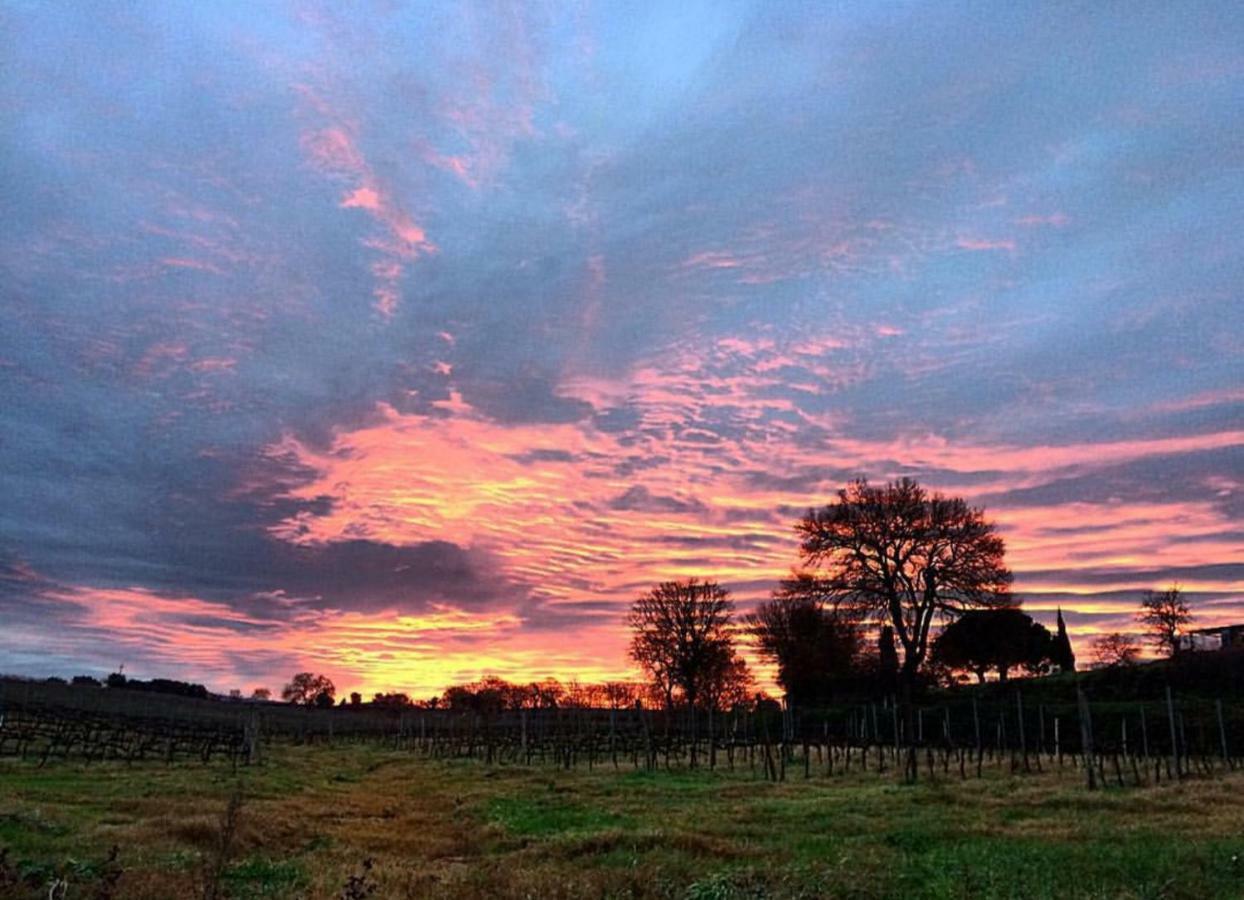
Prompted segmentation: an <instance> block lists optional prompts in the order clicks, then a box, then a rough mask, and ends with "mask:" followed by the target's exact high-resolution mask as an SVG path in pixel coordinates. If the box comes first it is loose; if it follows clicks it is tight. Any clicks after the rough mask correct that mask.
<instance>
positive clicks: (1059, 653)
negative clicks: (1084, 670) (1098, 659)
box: [1050, 606, 1076, 672]
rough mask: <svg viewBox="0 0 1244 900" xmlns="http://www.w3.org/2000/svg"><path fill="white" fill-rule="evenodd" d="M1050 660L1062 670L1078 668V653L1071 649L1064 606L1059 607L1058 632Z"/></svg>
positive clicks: (1072, 670) (1067, 670) (1069, 670)
mask: <svg viewBox="0 0 1244 900" xmlns="http://www.w3.org/2000/svg"><path fill="white" fill-rule="evenodd" d="M1050 662H1052V663H1053V664H1054V665H1055V666H1057V667H1058V671H1060V672H1074V671H1075V670H1076V654H1075V651H1074V650H1072V649H1071V638H1069V637H1068V636H1067V623H1066V622H1064V621H1063V608H1062V607H1061V606H1060V607H1059V608H1058V634H1057V635H1056V636H1055V637H1054V646H1053V648H1052V649H1051V652H1050Z"/></svg>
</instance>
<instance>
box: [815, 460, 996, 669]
mask: <svg viewBox="0 0 1244 900" xmlns="http://www.w3.org/2000/svg"><path fill="white" fill-rule="evenodd" d="M796 530H797V531H798V532H799V535H800V538H801V539H802V543H801V545H800V552H801V555H802V557H803V560H804V562H805V563H806V564H808V565H809V566H815V567H817V568H818V569H819V571H820V572H821V573H823V576H822V577H821V579H820V581H821V584H822V586H823V590H824V591H825V592H826V595H827V596H829V597H831V598H832V599H833V601H834V602H835V603H836V604H837V605H838V606H839V608H845V609H847V610H850V611H851V612H853V613H856V614H858V615H859V616H861V617H863V616H871V617H874V618H877V619H879V620H881V621H882V622H883V623H885V624H888V625H890V626H891V627H892V628H893V629H894V635H895V637H897V638H898V641H899V643H900V644H901V645H902V648H903V664H902V669H901V674H902V676H903V679H904V681H905V682H906V683H907V684H909V685H910V684H911V683H913V682H914V680H915V675H916V672H917V671H918V670H919V668H920V664H921V663H922V662H923V661H924V658H925V655H926V653H927V652H928V646H929V631H930V629H931V627H932V625H933V620H934V618H936V617H939V616H940V617H944V618H954V617H955V616H958V615H960V614H962V613H964V612H966V611H968V610H970V609H976V608H987V607H993V606H1003V605H1005V604H1006V602H1007V592H1008V590H1009V588H1010V583H1011V573H1010V570H1008V569H1007V568H1006V566H1005V565H1004V563H1003V555H1004V551H1005V548H1004V546H1003V543H1002V538H1000V537H999V536H998V535H997V534H996V533H995V532H994V526H993V524H992V523H991V522H987V521H986V520H985V517H984V513H983V512H982V511H981V510H979V509H975V508H973V507H970V506H968V505H967V504H966V503H965V502H964V501H963V500H961V499H959V498H948V497H944V496H942V495H941V494H929V493H928V492H927V491H925V490H924V488H922V487H920V486H919V485H918V484H916V482H914V481H912V480H911V479H909V478H903V479H900V480H899V481H896V482H893V483H891V484H888V485H886V486H885V487H880V488H879V487H873V486H871V485H869V483H868V482H867V481H866V480H863V479H860V480H859V481H854V482H852V483H851V484H850V485H848V486H847V487H846V488H845V489H843V490H841V491H839V492H838V500H837V502H835V503H831V504H829V505H828V506H825V507H824V508H822V509H819V510H810V511H809V512H808V514H807V515H806V516H805V517H804V518H803V519H802V520H801V521H800V522H799V523H798V525H796Z"/></svg>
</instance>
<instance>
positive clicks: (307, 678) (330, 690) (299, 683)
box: [281, 672, 337, 706]
mask: <svg viewBox="0 0 1244 900" xmlns="http://www.w3.org/2000/svg"><path fill="white" fill-rule="evenodd" d="M336 695H337V686H336V685H334V684H333V681H332V679H331V678H329V677H328V676H327V675H316V674H314V673H312V672H299V673H298V674H297V675H295V676H294V677H293V678H291V679H290V680H289V684H287V685H285V688H284V689H283V690H282V691H281V699H282V700H284V701H285V702H287V703H299V704H303V705H305V706H310V705H312V704H316V705H319V706H324V705H329V706H331V705H332V702H333V698H334V697H335V696H336ZM321 697H322V698H324V699H320V698H321Z"/></svg>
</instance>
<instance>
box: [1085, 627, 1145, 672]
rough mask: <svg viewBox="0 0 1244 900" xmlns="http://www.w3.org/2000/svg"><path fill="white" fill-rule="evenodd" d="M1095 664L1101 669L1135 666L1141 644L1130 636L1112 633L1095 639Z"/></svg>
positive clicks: (1093, 646)
mask: <svg viewBox="0 0 1244 900" xmlns="http://www.w3.org/2000/svg"><path fill="white" fill-rule="evenodd" d="M1092 651H1093V662H1094V663H1095V664H1096V665H1097V666H1098V667H1099V668H1107V669H1113V668H1117V667H1119V666H1131V665H1135V663H1136V659H1137V657H1139V656H1140V644H1138V643H1137V642H1136V641H1135V639H1133V638H1132V637H1131V636H1130V635H1126V634H1120V633H1119V632H1117V631H1116V632H1112V633H1110V634H1103V635H1101V636H1099V637H1096V638H1093V644H1092Z"/></svg>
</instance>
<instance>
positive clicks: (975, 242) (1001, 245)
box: [955, 237, 1015, 252]
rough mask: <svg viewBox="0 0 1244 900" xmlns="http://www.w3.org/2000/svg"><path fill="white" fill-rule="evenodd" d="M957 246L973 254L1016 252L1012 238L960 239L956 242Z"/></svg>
mask: <svg viewBox="0 0 1244 900" xmlns="http://www.w3.org/2000/svg"><path fill="white" fill-rule="evenodd" d="M955 246H956V247H958V248H959V249H960V250H970V251H973V252H989V251H993V250H1006V251H1008V252H1014V251H1015V242H1014V241H1013V240H1011V239H1010V238H976V237H960V238H958V239H956V240H955Z"/></svg>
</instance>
